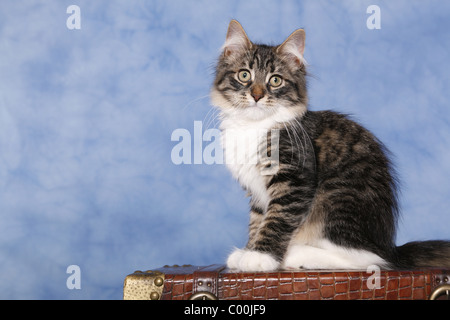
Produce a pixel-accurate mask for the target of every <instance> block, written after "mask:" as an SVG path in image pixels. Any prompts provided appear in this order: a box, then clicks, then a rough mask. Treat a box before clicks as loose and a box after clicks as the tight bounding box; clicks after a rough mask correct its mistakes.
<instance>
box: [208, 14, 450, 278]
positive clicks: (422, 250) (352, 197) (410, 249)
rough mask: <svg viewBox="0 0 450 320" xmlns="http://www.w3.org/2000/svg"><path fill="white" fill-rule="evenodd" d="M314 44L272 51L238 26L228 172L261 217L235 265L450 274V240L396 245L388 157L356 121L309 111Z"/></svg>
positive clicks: (223, 76) (227, 93)
mask: <svg viewBox="0 0 450 320" xmlns="http://www.w3.org/2000/svg"><path fill="white" fill-rule="evenodd" d="M304 44H305V32H304V31H303V30H297V31H295V32H294V33H292V34H291V35H290V36H289V38H288V39H287V40H286V41H285V42H284V43H283V44H281V45H279V46H267V45H258V44H254V43H252V42H251V41H250V40H249V39H248V37H247V35H246V33H245V31H244V30H243V28H242V27H241V25H240V24H239V23H238V22H237V21H235V20H233V21H231V23H230V25H229V28H228V33H227V37H226V42H225V44H224V46H223V52H222V54H221V55H220V57H219V61H218V64H217V69H216V78H215V81H214V85H213V88H212V91H211V97H212V102H213V104H214V105H215V106H217V107H218V108H219V110H220V117H221V126H220V128H221V130H222V134H223V146H224V151H225V154H226V159H235V160H236V161H227V165H228V167H229V169H230V171H231V173H232V174H233V176H234V177H235V178H237V179H238V181H239V182H240V184H241V185H242V187H243V188H244V189H245V190H247V191H248V193H249V195H250V198H251V200H250V206H251V210H250V228H249V229H250V230H249V240H248V243H247V246H246V247H245V248H244V249H235V251H234V252H232V253H231V255H230V256H229V257H228V260H227V265H228V267H229V268H233V269H238V270H241V271H270V270H275V269H279V268H282V269H300V268H304V269H332V268H337V269H366V268H367V267H368V266H370V265H378V266H380V267H383V268H394V267H408V268H410V267H421V266H447V267H449V266H450V244H449V242H444V241H427V242H420V243H409V244H406V245H404V246H402V247H396V246H395V242H394V237H395V228H396V220H397V213H398V207H397V199H396V179H395V175H394V173H393V170H392V167H391V164H390V162H389V159H388V157H387V151H386V149H385V148H384V147H383V145H382V144H381V143H380V142H379V141H378V140H377V139H376V138H375V137H374V136H373V135H372V134H371V133H370V132H369V131H367V130H366V129H364V128H363V127H362V126H360V125H359V124H357V123H355V122H354V121H352V120H350V119H349V118H348V117H346V116H344V115H342V114H339V113H336V112H332V111H320V112H312V111H308V109H307V104H308V95H307V85H306V76H307V71H306V63H305V60H304V58H303V51H304ZM255 132H256V134H255ZM272 135H275V136H276V137H277V141H276V143H274V142H273V141H274V140H273V139H271V136H272ZM230 137H232V138H230ZM227 139H235V140H236V141H237V147H232V148H229V147H227V142H228V141H227ZM249 141H250V144H253V146H256V147H255V148H248V147H249V146H248V142H249ZM262 146H263V147H264V148H265V147H267V154H271V155H272V156H273V155H274V154H275V153H277V155H278V158H277V159H275V160H276V161H277V162H278V163H277V166H275V168H276V170H271V171H269V172H268V171H267V170H265V169H267V168H268V167H270V166H272V165H273V158H272V157H270V159H271V160H270V161H269V162H268V161H267V157H266V158H264V157H259V156H258V154H259V151H260V149H261V147H262ZM239 147H241V148H248V150H250V151H249V152H250V154H248V153H249V152H247V154H246V156H245V157H243V156H242V155H243V154H245V152H244V153H242V152H239V150H238V149H239ZM255 159H256V161H254V160H255Z"/></svg>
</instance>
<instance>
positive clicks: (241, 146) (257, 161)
mask: <svg viewBox="0 0 450 320" xmlns="http://www.w3.org/2000/svg"><path fill="white" fill-rule="evenodd" d="M264 139H266V140H267V130H263V129H259V130H255V129H244V128H229V129H225V130H223V131H222V145H223V147H224V151H225V152H224V154H225V163H226V165H227V167H228V168H229V170H230V171H231V174H232V175H233V177H234V178H236V179H237V180H238V181H239V183H240V184H241V185H242V186H243V187H244V188H245V189H246V190H248V191H249V192H250V193H251V194H252V198H253V201H255V202H256V203H258V204H259V206H260V207H261V208H263V209H266V208H267V205H268V203H269V195H268V193H267V188H266V184H267V179H268V176H267V174H266V173H265V172H264V168H263V166H262V164H261V162H262V161H263V159H262V157H263V153H264V150H262V149H264V148H261V145H262V144H263V142H264Z"/></svg>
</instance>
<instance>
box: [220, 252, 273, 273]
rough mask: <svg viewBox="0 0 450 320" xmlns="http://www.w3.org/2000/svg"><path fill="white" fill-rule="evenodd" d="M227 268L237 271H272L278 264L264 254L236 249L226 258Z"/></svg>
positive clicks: (270, 256) (271, 257)
mask: <svg viewBox="0 0 450 320" xmlns="http://www.w3.org/2000/svg"><path fill="white" fill-rule="evenodd" d="M227 266H228V268H230V269H236V270H239V271H244V272H246V271H252V272H255V271H273V270H276V269H278V267H279V266H280V263H279V262H278V261H277V260H275V258H274V257H273V256H272V255H270V254H268V253H264V252H259V251H253V250H245V249H244V250H242V249H236V250H234V251H233V253H232V254H230V256H229V257H228V260H227Z"/></svg>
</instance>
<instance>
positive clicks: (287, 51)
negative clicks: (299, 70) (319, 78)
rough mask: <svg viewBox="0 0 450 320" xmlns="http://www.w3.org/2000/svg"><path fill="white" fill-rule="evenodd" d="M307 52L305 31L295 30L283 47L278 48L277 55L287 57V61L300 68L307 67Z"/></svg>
mask: <svg viewBox="0 0 450 320" xmlns="http://www.w3.org/2000/svg"><path fill="white" fill-rule="evenodd" d="M304 51H305V30H303V29H298V30H295V31H294V32H293V33H292V34H291V35H290V36H289V37H288V38H287V39H286V41H284V42H283V43H282V44H281V45H279V46H278V48H277V53H279V54H282V55H286V57H287V59H288V60H290V61H291V62H294V63H295V64H297V65H298V66H301V65H306V61H305V59H304V58H303V52H304Z"/></svg>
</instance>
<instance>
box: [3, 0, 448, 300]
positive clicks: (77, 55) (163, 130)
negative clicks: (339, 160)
mask: <svg viewBox="0 0 450 320" xmlns="http://www.w3.org/2000/svg"><path fill="white" fill-rule="evenodd" d="M71 4H76V5H78V6H79V7H80V9H81V29H80V30H69V29H68V28H67V27H66V20H67V18H69V16H70V14H67V13H66V9H67V7H68V6H69V5H71ZM371 4H377V5H378V6H379V7H380V8H381V29H380V30H369V29H368V28H367V27H366V20H367V18H368V17H369V16H370V15H369V14H367V13H366V9H367V7H368V6H369V5H371ZM449 16H450V2H449V1H438V0H434V1H433V0H428V1H419V0H412V1H411V0H395V1H393V0H389V1H387V0H386V1H382V0H378V1H365V0H344V1H325V0H322V1H318V0H305V1H282V0H277V1H275V0H273V1H253V0H247V1H237V0H233V1H222V0H220V1H218V0H201V1H193V0H191V1H186V0H183V1H175V0H168V1H167V0H164V1H135V0H132V1H106V0H104V1H72V0H71V1H31V0H27V1H12V0H3V1H1V2H0V288H1V290H0V298H1V299H121V298H122V285H123V280H124V278H125V276H126V275H127V274H130V273H132V272H133V271H135V270H138V269H140V270H147V269H152V268H157V267H161V266H163V265H165V264H188V263H190V264H196V265H205V264H212V263H223V262H224V261H225V259H226V256H227V254H228V253H229V252H230V251H231V250H232V248H233V246H238V247H239V246H243V245H244V244H245V242H246V237H247V235H246V232H247V223H248V216H247V210H248V209H247V206H248V200H247V199H246V198H245V193H244V192H243V191H242V190H241V188H240V187H239V185H238V184H237V183H236V182H235V181H233V179H232V178H231V177H230V174H229V173H228V171H227V170H226V168H225V166H224V165H206V164H202V165H179V166H177V165H175V164H173V162H172V160H171V150H172V148H173V147H174V146H175V145H176V144H177V142H173V141H171V134H172V132H173V131H174V130H176V129H178V128H185V129H187V130H189V132H191V133H192V136H193V128H194V121H203V130H206V129H208V128H217V126H218V119H217V111H215V110H214V109H212V108H211V106H210V101H209V97H208V94H209V90H210V86H211V83H212V80H213V75H214V64H215V61H216V59H217V56H218V54H219V48H220V47H221V45H222V44H223V42H224V40H225V35H226V30H227V26H228V23H229V21H230V19H233V18H235V19H238V20H239V21H240V22H241V23H242V25H243V26H244V28H245V29H246V31H247V33H248V35H249V37H250V38H251V39H252V40H254V41H256V42H265V43H269V44H279V43H281V42H282V41H284V39H285V38H286V37H287V36H288V35H289V34H290V33H291V32H292V31H294V30H295V29H297V28H300V27H303V28H305V31H306V35H307V38H306V39H307V40H306V51H305V58H306V60H307V61H308V62H309V65H310V66H309V70H310V72H311V74H312V76H311V78H310V82H309V88H310V90H309V92H310V108H311V109H312V110H323V109H334V110H337V111H341V112H346V113H350V114H353V115H354V117H355V119H357V120H358V121H359V122H360V123H362V124H363V125H364V126H366V127H367V128H368V129H370V130H372V131H373V132H374V133H375V134H376V135H377V136H378V137H379V138H380V139H381V140H382V141H383V142H384V143H385V144H386V145H387V146H388V148H389V149H390V150H391V151H392V152H393V153H394V155H395V157H394V161H395V163H396V167H397V170H398V172H399V176H400V179H401V181H402V194H401V197H400V201H401V207H402V212H403V217H402V219H401V221H400V223H399V229H398V237H397V242H398V244H403V243H405V242H407V241H412V240H425V239H444V238H449V231H448V230H449V228H448V225H449V222H450V219H449V215H448V207H449V205H450V200H449V195H450V182H449V177H450V161H449V160H450V149H449V147H450V103H449V101H450V76H449V74H450V73H449V71H450V59H449V56H450V33H449V30H450V19H449V18H448V17H449ZM203 146H204V145H203ZM196 147H201V146H200V145H198V144H196ZM69 265H78V266H79V267H80V269H81V290H69V289H68V288H67V287H66V280H67V278H68V276H69V275H68V274H67V273H66V269H67V267H68V266H69Z"/></svg>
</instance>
